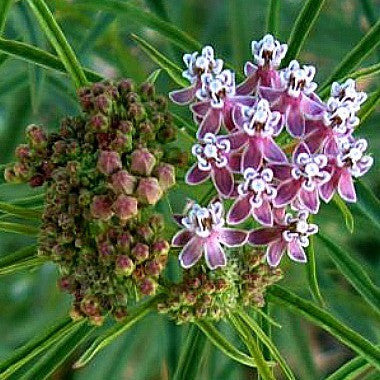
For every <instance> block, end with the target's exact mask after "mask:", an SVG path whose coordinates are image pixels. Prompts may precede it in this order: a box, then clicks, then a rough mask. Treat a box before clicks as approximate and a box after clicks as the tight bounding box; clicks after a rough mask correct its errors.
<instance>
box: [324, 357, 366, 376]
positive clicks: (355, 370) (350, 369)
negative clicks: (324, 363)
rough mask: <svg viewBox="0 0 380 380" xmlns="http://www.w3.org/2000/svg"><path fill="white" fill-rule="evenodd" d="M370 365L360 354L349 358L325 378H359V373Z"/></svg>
mask: <svg viewBox="0 0 380 380" xmlns="http://www.w3.org/2000/svg"><path fill="white" fill-rule="evenodd" d="M370 367H371V365H370V364H368V362H367V361H366V360H365V359H364V358H362V357H361V356H357V357H356V358H353V359H351V360H350V361H348V362H347V363H346V364H344V365H343V366H342V367H340V368H339V369H338V370H336V371H335V372H334V373H332V374H331V375H329V376H328V377H327V378H326V380H349V379H359V377H358V376H359V375H361V374H362V372H363V371H367V370H368V369H369V368H370Z"/></svg>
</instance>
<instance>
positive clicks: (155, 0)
mask: <svg viewBox="0 0 380 380" xmlns="http://www.w3.org/2000/svg"><path fill="white" fill-rule="evenodd" d="M145 1H146V3H147V4H148V6H149V7H150V8H151V9H152V10H153V11H154V12H155V13H156V14H157V15H158V16H159V17H161V18H162V19H163V20H165V21H169V16H168V12H167V11H166V8H165V4H164V1H163V0H145Z"/></svg>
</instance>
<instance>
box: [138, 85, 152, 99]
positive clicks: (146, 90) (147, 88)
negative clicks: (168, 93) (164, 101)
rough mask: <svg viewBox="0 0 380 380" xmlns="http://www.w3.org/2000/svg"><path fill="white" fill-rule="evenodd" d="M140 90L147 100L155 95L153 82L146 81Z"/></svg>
mask: <svg viewBox="0 0 380 380" xmlns="http://www.w3.org/2000/svg"><path fill="white" fill-rule="evenodd" d="M140 91H141V95H142V96H143V98H144V99H145V100H148V99H151V98H153V97H154V95H155V88H154V85H153V84H152V83H149V82H144V83H143V84H142V85H141V86H140Z"/></svg>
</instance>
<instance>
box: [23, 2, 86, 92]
mask: <svg viewBox="0 0 380 380" xmlns="http://www.w3.org/2000/svg"><path fill="white" fill-rule="evenodd" d="M27 1H28V3H29V5H30V7H31V8H32V10H33V12H34V14H35V16H36V18H37V20H38V22H39V24H40V26H41V28H42V29H43V31H44V32H45V34H46V36H47V38H48V40H49V41H50V43H51V44H52V45H53V47H54V49H55V50H56V52H57V54H58V56H59V58H60V59H61V61H62V63H63V65H64V66H65V68H66V70H67V72H68V73H69V74H70V76H71V78H72V80H73V82H74V84H75V87H77V88H78V87H82V86H85V85H86V84H87V79H86V76H85V73H84V71H83V69H82V67H81V65H80V63H79V61H78V59H77V57H76V55H75V53H74V51H73V49H72V48H71V46H70V45H69V43H68V42H67V40H66V38H65V36H64V34H63V32H62V30H61V28H60V27H59V25H58V23H57V21H56V20H55V18H54V16H53V14H52V13H51V11H50V9H49V8H48V6H47V5H46V4H45V2H44V1H43V0H27Z"/></svg>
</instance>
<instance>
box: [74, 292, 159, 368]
mask: <svg viewBox="0 0 380 380" xmlns="http://www.w3.org/2000/svg"><path fill="white" fill-rule="evenodd" d="M159 299H160V295H158V296H155V297H153V298H151V299H150V300H149V301H148V302H145V303H144V304H142V305H140V306H139V307H137V308H136V309H135V310H134V311H133V312H132V313H131V314H129V316H128V317H127V318H126V319H125V320H124V321H123V322H120V323H117V324H116V325H115V326H113V327H111V328H110V329H108V330H107V331H105V332H104V334H102V335H100V336H99V337H98V338H96V339H95V340H94V342H93V343H92V344H91V346H90V347H89V348H88V349H87V350H86V351H85V352H84V353H83V355H82V356H81V357H80V358H79V360H78V361H77V362H76V363H75V365H74V368H81V367H84V366H85V365H86V364H87V363H88V362H89V361H90V360H91V359H92V358H93V357H94V356H95V355H96V354H97V353H98V352H99V351H101V350H102V349H103V348H105V347H107V346H108V345H109V344H110V343H112V342H113V341H114V340H115V339H116V338H117V337H119V336H120V335H121V334H123V333H124V332H125V331H127V330H128V329H129V328H130V327H132V326H133V325H134V324H135V323H137V322H138V321H139V320H141V319H142V318H144V317H145V316H146V315H147V314H149V313H150V312H151V311H152V310H153V308H154V307H155V305H156V304H157V302H158V300H159Z"/></svg>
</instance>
